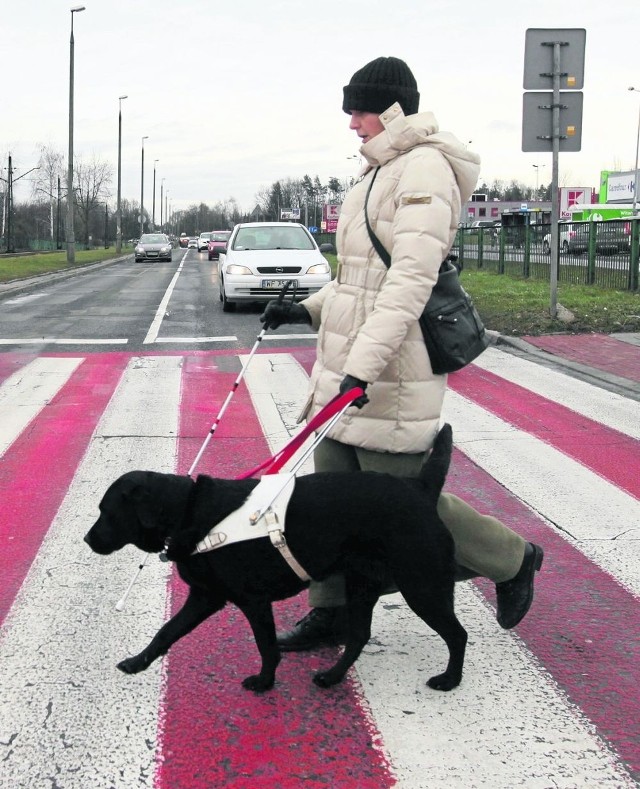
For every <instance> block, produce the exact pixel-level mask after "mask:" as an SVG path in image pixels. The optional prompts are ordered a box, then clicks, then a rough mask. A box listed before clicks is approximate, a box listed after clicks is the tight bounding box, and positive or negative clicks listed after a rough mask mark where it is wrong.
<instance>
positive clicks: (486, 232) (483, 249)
mask: <svg viewBox="0 0 640 789" xmlns="http://www.w3.org/2000/svg"><path fill="white" fill-rule="evenodd" d="M558 236H559V239H558V245H559V250H558V251H559V255H558V282H559V283H562V282H566V283H571V284H578V285H599V286H600V287H604V288H611V289H613V290H638V287H639V279H640V278H639V273H638V269H639V265H640V260H639V258H640V250H639V246H640V238H639V236H640V219H636V220H630V219H620V220H617V219H616V220H606V221H603V222H572V223H568V222H567V223H565V222H562V223H560V225H559V233H558ZM452 251H453V252H454V253H455V254H457V255H458V258H459V260H460V262H461V263H462V264H463V265H464V266H467V267H473V268H477V269H483V270H485V271H495V272H496V273H498V274H510V275H512V276H519V277H531V278H533V279H541V280H547V281H548V280H549V278H550V271H551V265H550V260H551V254H550V252H551V226H550V225H525V226H522V227H505V226H502V227H500V228H470V227H467V228H460V230H459V231H458V234H457V236H456V241H455V244H454V249H453V250H452Z"/></svg>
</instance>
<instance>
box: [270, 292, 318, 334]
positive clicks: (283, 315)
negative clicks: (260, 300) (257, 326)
mask: <svg viewBox="0 0 640 789" xmlns="http://www.w3.org/2000/svg"><path fill="white" fill-rule="evenodd" d="M260 321H261V322H262V323H264V328H265V329H277V328H278V327H279V326H282V324H283V323H307V324H308V325H309V326H311V315H309V313H308V312H307V310H306V309H305V308H304V307H303V306H302V304H295V303H294V304H291V303H288V304H281V303H280V302H278V301H276V300H275V299H274V300H273V301H270V302H269V303H268V304H267V306H266V307H265V309H264V312H263V313H262V315H261V316H260Z"/></svg>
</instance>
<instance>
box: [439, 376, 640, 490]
mask: <svg viewBox="0 0 640 789" xmlns="http://www.w3.org/2000/svg"><path fill="white" fill-rule="evenodd" d="M449 387H450V388H451V389H453V390H454V391H455V392H458V394H461V395H463V396H464V397H466V398H468V399H469V400H472V401H473V402H474V403H477V404H478V405H480V406H482V407H483V408H486V409H487V410H488V411H490V412H491V413H492V414H495V415H496V416H498V417H500V418H501V419H504V420H505V421H506V422H509V424H511V425H514V426H515V427H517V428H519V429H520V430H524V431H526V432H527V433H529V434H530V435H532V436H536V437H537V438H539V439H541V440H542V441H544V442H545V444H549V445H550V446H553V447H555V448H556V449H558V450H560V451H561V452H563V453H564V454H566V455H568V456H569V457H571V458H573V459H574V460H577V461H578V462H579V463H581V464H582V465H583V466H586V467H587V468H590V469H591V470H592V471H594V472H595V473H596V474H599V475H600V476H601V477H603V478H604V479H607V480H609V482H612V483H613V484H614V485H617V486H618V487H619V488H621V489H622V490H625V491H627V493H630V494H631V495H632V496H635V497H636V498H640V473H639V471H640V441H638V440H637V439H634V438H630V437H629V436H627V435H625V434H624V433H620V432H619V431H617V430H613V429H612V428H610V427H606V426H604V425H601V424H600V423H599V422H594V421H593V420H592V419H589V418H587V417H585V416H582V415H581V414H578V413H576V412H575V411H572V410H571V409H570V408H566V407H565V406H563V405H560V404H559V403H555V402H553V401H552V400H547V399H546V398H545V397H542V396H540V395H537V394H535V393H534V392H531V391H530V390H528V389H526V388H524V387H522V386H519V385H518V384H514V383H510V382H509V381H506V380H505V379H504V378H500V377H499V376H497V375H495V374H494V373H491V372H489V371H487V370H483V369H481V368H480V367H476V366H475V365H470V366H469V367H466V368H465V369H464V370H460V371H459V372H457V373H453V374H452V375H450V376H449ZM454 432H455V425H454Z"/></svg>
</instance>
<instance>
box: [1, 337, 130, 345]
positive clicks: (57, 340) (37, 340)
mask: <svg viewBox="0 0 640 789" xmlns="http://www.w3.org/2000/svg"><path fill="white" fill-rule="evenodd" d="M128 342H129V340H127V339H123V338H120V339H117V338H114V339H113V340H106V339H103V340H86V339H82V338H79V337H69V338H68V339H65V338H63V337H26V338H22V339H20V338H16V339H0V345H126V344H127V343H128Z"/></svg>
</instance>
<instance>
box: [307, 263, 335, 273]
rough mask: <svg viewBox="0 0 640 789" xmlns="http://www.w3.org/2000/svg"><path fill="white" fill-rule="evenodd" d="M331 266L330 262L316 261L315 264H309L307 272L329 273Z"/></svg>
mask: <svg viewBox="0 0 640 789" xmlns="http://www.w3.org/2000/svg"><path fill="white" fill-rule="evenodd" d="M330 271H331V268H330V266H329V264H328V263H316V265H315V266H309V268H308V269H307V274H328V273H329V272H330Z"/></svg>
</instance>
